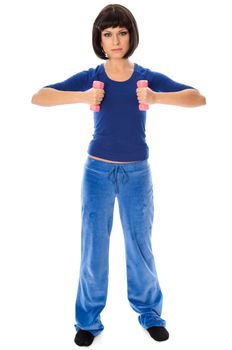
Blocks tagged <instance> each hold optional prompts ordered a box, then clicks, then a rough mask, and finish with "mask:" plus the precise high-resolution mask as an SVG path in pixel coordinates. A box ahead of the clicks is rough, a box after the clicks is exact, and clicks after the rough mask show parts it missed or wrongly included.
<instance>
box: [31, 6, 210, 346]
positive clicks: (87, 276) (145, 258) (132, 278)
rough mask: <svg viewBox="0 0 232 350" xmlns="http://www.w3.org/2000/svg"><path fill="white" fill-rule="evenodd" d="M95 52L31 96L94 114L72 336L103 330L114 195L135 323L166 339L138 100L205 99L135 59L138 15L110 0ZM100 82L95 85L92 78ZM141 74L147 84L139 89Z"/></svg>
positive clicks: (88, 336) (180, 102)
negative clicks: (92, 108) (82, 66)
mask: <svg viewBox="0 0 232 350" xmlns="http://www.w3.org/2000/svg"><path fill="white" fill-rule="evenodd" d="M92 43H93V49H94V51H95V54H96V55H97V56H98V57H100V58H101V59H103V60H105V63H102V64H100V65H98V66H97V67H96V68H90V69H88V70H86V71H83V72H79V73H77V74H75V75H74V76H72V77H70V78H69V79H67V80H65V81H63V82H60V83H56V84H52V85H48V86H46V87H44V88H42V89H41V90H39V91H38V93H36V94H35V95H34V96H33V98H32V103H34V104H37V105H41V106H54V105H59V104H68V103H86V104H88V105H98V106H100V111H99V112H95V113H94V128H95V130H94V131H95V132H94V135H93V139H92V140H91V142H90V144H89V147H88V157H87V160H86V163H85V167H84V174H83V180H82V191H81V194H82V246H81V266H80V276H79V287H78V293H77V300H76V324H75V327H76V330H77V333H76V336H75V342H76V344H77V345H80V346H83V345H85V346H88V345H90V344H91V343H92V342H93V339H94V337H95V336H96V335H98V334H99V333H100V332H101V331H102V330H103V328H104V327H103V324H102V322H101V318H100V313H101V311H102V310H103V308H104V306H105V303H106V297H107V287H108V261H109V259H108V258H109V241H110V233H111V229H112V222H113V209H114V203H115V198H116V197H117V199H118V204H119V212H120V219H121V222H122V227H123V233H124V239H125V248H126V264H127V284H128V299H129V302H130V305H131V307H132V308H133V309H134V310H135V311H136V312H137V313H139V317H138V319H139V322H140V324H141V326H142V327H144V328H145V329H147V330H148V332H149V334H150V335H151V337H152V338H154V339H155V340H157V341H164V340H167V339H168V337H169V333H168V331H167V330H166V328H165V326H166V322H165V320H163V319H162V318H161V311H162V292H161V289H160V285H159V282H158V277H157V272H156V268H155V262H154V257H153V253H152V246H151V232H152V222H153V212H154V208H153V185H152V177H151V170H150V165H149V162H148V158H149V148H148V146H147V144H146V140H145V138H146V135H145V124H146V111H145V110H140V109H139V108H138V104H147V105H149V104H155V103H162V104H171V105H177V106H185V107H194V106H200V105H204V104H205V103H206V102H205V98H204V96H202V95H201V94H200V93H199V91H198V90H196V89H194V88H193V87H191V86H188V85H184V84H180V83H177V82H175V81H173V80H171V79H170V78H168V77H167V76H165V75H163V74H161V73H157V72H154V71H151V70H149V69H147V68H143V67H142V66H140V65H138V64H136V63H132V62H131V61H130V60H129V57H130V56H131V55H132V54H133V52H134V51H135V49H136V47H137V46H138V43H139V33H138V28H137V24H136V20H135V18H134V17H133V15H132V14H131V12H130V11H129V10H128V9H127V8H125V7H124V6H121V5H108V6H106V7H104V8H103V9H102V11H101V12H100V13H99V15H98V16H97V18H96V20H95V22H94V24H93V31H92ZM95 80H97V81H101V82H103V83H104V89H100V88H93V87H92V84H93V81H95ZM139 80H146V81H147V82H148V87H139V88H137V81H139Z"/></svg>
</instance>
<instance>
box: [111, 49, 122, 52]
mask: <svg viewBox="0 0 232 350" xmlns="http://www.w3.org/2000/svg"><path fill="white" fill-rule="evenodd" d="M111 51H113V52H120V51H122V49H112V50H111Z"/></svg>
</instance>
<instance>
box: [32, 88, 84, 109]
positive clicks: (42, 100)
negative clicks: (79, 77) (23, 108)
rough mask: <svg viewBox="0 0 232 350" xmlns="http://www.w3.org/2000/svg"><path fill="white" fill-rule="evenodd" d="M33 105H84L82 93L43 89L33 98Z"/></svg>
mask: <svg viewBox="0 0 232 350" xmlns="http://www.w3.org/2000/svg"><path fill="white" fill-rule="evenodd" d="M31 102H32V103H33V104H36V105H39V106H44V107H50V106H56V105H62V104H71V103H82V102H84V99H83V92H82V91H60V90H56V89H52V88H42V89H40V90H39V91H38V92H37V93H36V94H34V95H33V96H32V100H31Z"/></svg>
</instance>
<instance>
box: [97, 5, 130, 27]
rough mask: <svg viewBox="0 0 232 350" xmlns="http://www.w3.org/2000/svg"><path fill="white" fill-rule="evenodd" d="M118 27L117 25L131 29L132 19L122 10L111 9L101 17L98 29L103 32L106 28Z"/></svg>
mask: <svg viewBox="0 0 232 350" xmlns="http://www.w3.org/2000/svg"><path fill="white" fill-rule="evenodd" d="M110 27H112V28H116V27H125V28H127V29H128V30H130V29H131V21H130V19H129V18H128V17H127V16H126V15H125V14H124V13H122V12H120V11H117V10H116V11H110V12H108V13H106V14H105V16H104V17H103V18H101V22H100V23H98V25H97V29H98V30H100V31H101V32H102V31H103V30H104V29H106V28H110Z"/></svg>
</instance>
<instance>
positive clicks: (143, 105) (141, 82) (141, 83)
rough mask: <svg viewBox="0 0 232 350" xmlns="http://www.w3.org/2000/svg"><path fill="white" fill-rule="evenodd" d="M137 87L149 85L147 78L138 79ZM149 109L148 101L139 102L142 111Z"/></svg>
mask: <svg viewBox="0 0 232 350" xmlns="http://www.w3.org/2000/svg"><path fill="white" fill-rule="evenodd" d="M137 87H138V88H141V87H148V81H147V80H138V81H137ZM147 109H149V105H148V104H147V103H140V104H139V110H140V111H146V110H147Z"/></svg>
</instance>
